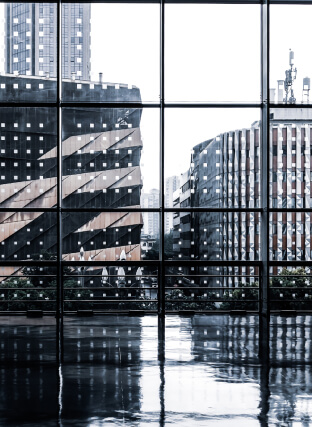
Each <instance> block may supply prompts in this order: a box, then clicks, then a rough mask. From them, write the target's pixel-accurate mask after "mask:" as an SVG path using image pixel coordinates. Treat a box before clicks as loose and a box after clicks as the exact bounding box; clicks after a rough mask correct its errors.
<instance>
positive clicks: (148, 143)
mask: <svg viewBox="0 0 312 427" xmlns="http://www.w3.org/2000/svg"><path fill="white" fill-rule="evenodd" d="M311 21H312V6H302V5H298V6H289V5H287V6H279V5H274V6H271V26H270V33H271V45H270V61H271V68H270V73H271V75H270V87H272V88H277V80H279V79H284V78H285V70H286V69H287V68H289V62H288V61H289V49H292V50H293V51H294V53H295V66H296V67H297V69H298V74H297V79H296V81H295V84H294V90H295V96H296V98H297V102H301V99H302V79H303V77H306V76H311V77H312V53H311V52H310V50H309V48H308V46H309V45H308V44H309V41H310V40H312V37H311V36H312V26H311ZM165 23H166V25H165V37H166V38H165V40H166V42H165V100H166V102H229V103H233V102H243V103H244V102H259V101H260V53H261V51H260V6H259V5H212V4H210V5H199V4H197V5H194V4H192V5H182V4H175V5H166V9H165ZM91 24H92V33H91V34H92V65H91V69H92V71H94V73H95V77H96V76H97V75H98V72H100V71H101V72H103V79H104V80H107V81H119V82H122V83H129V84H134V85H136V86H138V87H139V88H140V90H141V95H142V100H143V101H144V102H157V101H158V100H159V65H160V64H159V7H158V5H153V4H149V5H133V4H128V5H126V4H122V5H114V4H106V5H100V4H97V5H92V21H91ZM97 34H101V37H97ZM100 52H102V55H101V54H100ZM259 118H260V111H259V110H258V109H215V110H212V109H209V110H208V109H167V110H166V115H165V177H169V176H172V175H180V174H181V173H183V172H185V171H186V170H187V168H188V167H189V163H190V153H191V150H192V147H193V146H195V145H196V144H198V143H200V142H202V141H204V140H207V139H210V138H213V137H214V136H216V135H218V134H219V133H222V132H225V131H230V130H235V129H240V128H242V127H249V126H250V125H251V123H252V122H254V121H255V120H259ZM158 126H159V116H158V112H157V111H150V110H148V111H143V115H142V122H141V130H142V136H143V144H144V153H143V156H142V173H143V176H144V181H143V182H144V188H143V191H148V190H149V189H151V188H159V176H158V166H159V162H158V160H157V159H158V158H159V149H158V147H159V129H158Z"/></svg>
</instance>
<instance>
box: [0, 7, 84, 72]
mask: <svg viewBox="0 0 312 427" xmlns="http://www.w3.org/2000/svg"><path fill="white" fill-rule="evenodd" d="M61 10H62V13H61V15H62V16H61V21H62V44H61V51H62V57H61V58H62V77H63V78H65V79H69V78H75V79H78V80H89V79H90V56H91V49H90V44H91V23H90V18H91V5H90V4H86V3H81V4H79V3H65V4H63V5H62V9H61ZM57 39H58V33H57V5H56V4H55V3H7V4H6V5H5V40H6V46H5V49H6V52H5V71H6V73H9V74H15V75H19V74H21V75H26V76H45V77H46V76H50V77H56V76H57V67H58V64H57Z"/></svg>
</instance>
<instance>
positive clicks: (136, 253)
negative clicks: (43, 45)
mask: <svg viewBox="0 0 312 427" xmlns="http://www.w3.org/2000/svg"><path fill="white" fill-rule="evenodd" d="M91 84H92V90H90V85H91ZM116 88H118V89H116ZM64 90H65V92H66V93H68V94H72V97H73V99H75V100H76V101H82V102H83V101H85V100H90V99H91V100H92V99H93V98H92V97H94V98H96V99H100V100H102V101H105V99H106V98H107V97H109V99H113V98H114V94H115V99H116V100H118V99H125V100H129V101H136V102H140V91H139V89H138V88H136V87H132V89H129V88H128V86H126V85H115V84H109V83H107V84H105V85H103V84H102V83H100V82H93V83H92V82H89V83H87V82H81V83H79V84H77V83H75V82H73V81H70V80H68V81H65V82H64ZM55 91H56V81H55V80H53V79H48V80H47V79H42V78H39V77H22V76H19V77H16V76H1V77H0V99H1V100H10V99H16V98H18V99H20V100H23V101H26V102H31V100H32V98H33V97H34V96H36V100H37V101H38V102H39V101H40V99H41V100H42V101H46V100H47V98H49V97H50V96H51V97H53V94H54V93H55ZM68 96H69V95H68ZM61 120H62V144H61V145H59V141H58V133H57V110H56V109H55V108H53V107H48V106H47V107H40V108H38V107H15V106H12V107H5V108H2V110H1V125H0V150H1V173H0V179H1V190H0V191H1V192H0V207H1V208H2V209H4V210H2V212H1V221H0V222H1V235H0V236H1V237H0V239H1V244H0V247H1V254H0V257H1V259H3V260H7V261H10V260H31V259H33V258H34V256H38V255H39V254H41V255H40V256H42V253H43V252H46V253H50V254H56V252H57V247H56V245H57V211H56V206H57V186H58V180H59V179H60V180H61V181H60V182H61V184H62V189H61V191H62V207H63V208H66V209H67V211H66V212H64V213H63V227H62V234H63V243H62V246H63V259H64V260H70V261H71V260H81V259H84V260H103V261H109V260H114V261H115V260H119V259H120V258H121V254H124V255H123V256H124V258H125V259H127V260H129V259H130V260H140V259H141V246H140V236H141V228H142V224H143V221H142V216H141V213H140V212H125V211H123V212H107V209H108V208H112V209H114V208H128V207H129V208H136V209H138V208H140V195H141V187H142V180H141V170H140V158H141V149H142V140H141V133H140V120H141V109H139V108H122V107H118V108H100V107H97V108H92V109H91V110H90V109H88V110H86V109H85V108H83V107H79V102H78V103H77V107H66V108H63V109H62V119H61ZM59 147H61V149H62V153H61V156H60V159H61V161H62V177H59V174H58V171H59V166H58V158H59V153H58V149H59ZM6 208H8V210H7V211H6V210H5V209H6ZM14 208H18V209H21V208H31V209H33V211H32V212H29V211H27V212H12V209H13V210H14ZM79 208H83V209H85V211H83V212H79ZM88 208H105V209H106V211H105V212H101V211H99V212H94V211H87V209H88ZM41 209H43V210H44V211H40V210H41ZM70 209H72V210H73V212H71V211H70ZM77 209H78V211H77ZM36 259H37V258H36ZM19 268H20V267H2V275H3V276H5V275H8V274H12V273H13V272H14V271H16V269H19Z"/></svg>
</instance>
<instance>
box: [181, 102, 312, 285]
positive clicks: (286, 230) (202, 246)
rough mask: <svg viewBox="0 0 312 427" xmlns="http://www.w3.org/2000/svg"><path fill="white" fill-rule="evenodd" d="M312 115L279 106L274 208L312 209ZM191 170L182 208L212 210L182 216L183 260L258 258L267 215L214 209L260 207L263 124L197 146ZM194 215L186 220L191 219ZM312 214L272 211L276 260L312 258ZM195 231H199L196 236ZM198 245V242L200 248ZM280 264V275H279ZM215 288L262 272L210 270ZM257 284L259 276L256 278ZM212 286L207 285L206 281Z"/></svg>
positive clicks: (273, 124) (274, 124)
mask: <svg viewBox="0 0 312 427" xmlns="http://www.w3.org/2000/svg"><path fill="white" fill-rule="evenodd" d="M311 147H312V111H311V109H307V108H300V107H298V108H292V109H286V108H285V109H272V113H271V121H270V153H269V156H270V200H271V208H285V209H286V208H287V209H295V208H305V207H310V206H311V204H310V203H311V150H312V148H311ZM193 153H194V154H193V155H192V159H191V167H190V169H189V170H188V171H187V172H186V173H185V174H184V175H183V181H182V183H181V189H180V196H179V198H177V199H176V206H177V207H184V208H186V207H188V206H198V207H202V208H207V212H198V213H193V214H192V215H191V214H187V213H185V212H182V213H181V212H180V213H179V215H178V214H177V215H176V218H175V226H174V229H175V231H174V236H175V243H174V251H175V256H176V258H182V259H183V258H184V259H186V258H189V259H192V258H193V259H201V260H210V261H211V260H224V261H228V260H230V261H231V260H242V261H248V260H251V261H253V260H259V257H260V255H259V254H260V244H261V242H260V227H261V224H260V213H259V212H235V211H234V212H222V211H221V212H220V211H210V212H209V208H236V207H237V208H251V209H253V208H259V207H260V206H261V201H260V197H261V194H260V179H261V177H260V172H259V171H260V123H259V122H254V123H253V124H252V126H251V127H250V128H249V129H239V130H236V131H233V132H226V133H223V134H220V135H218V136H217V137H215V138H213V139H210V140H208V141H205V142H203V143H201V144H199V145H197V146H196V147H194V149H193ZM185 218H187V220H186V219H185ZM311 220H312V218H311V214H310V213H308V212H302V213H301V212H300V213H296V212H278V213H277V212H273V213H271V216H270V241H269V249H270V259H271V260H274V261H285V260H305V261H310V260H311V259H312V252H311V229H312V228H311ZM192 231H193V233H192ZM192 242H198V243H197V245H196V244H193V245H192ZM280 270H281V269H280V268H279V267H274V268H273V270H272V273H273V274H278V273H279V272H280ZM206 271H207V275H208V274H211V275H215V279H214V280H213V279H209V280H210V281H209V283H211V284H215V283H216V281H218V283H220V279H219V278H218V277H217V276H218V275H222V274H226V275H231V274H233V275H234V276H235V277H229V278H223V279H222V283H223V284H224V285H225V286H235V285H238V284H239V282H242V283H244V282H246V281H248V276H249V275H250V276H253V275H254V274H257V269H256V268H252V267H232V268H230V267H227V268H223V269H219V270H218V269H216V268H210V269H206ZM251 280H253V279H251ZM206 283H207V281H206Z"/></svg>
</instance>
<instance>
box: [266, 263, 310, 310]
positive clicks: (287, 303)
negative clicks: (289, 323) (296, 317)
mask: <svg viewBox="0 0 312 427" xmlns="http://www.w3.org/2000/svg"><path fill="white" fill-rule="evenodd" d="M311 285H312V279H311V277H310V276H309V275H308V274H307V273H306V271H305V269H304V268H297V269H296V270H288V269H287V268H283V270H282V271H281V272H280V273H279V275H278V276H275V277H273V278H272V281H271V284H270V287H271V309H273V310H280V309H284V310H285V309H286V310H287V309H288V310H294V309H297V310H298V309H311V302H312V291H311V290H310V289H309V288H310V287H311Z"/></svg>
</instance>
